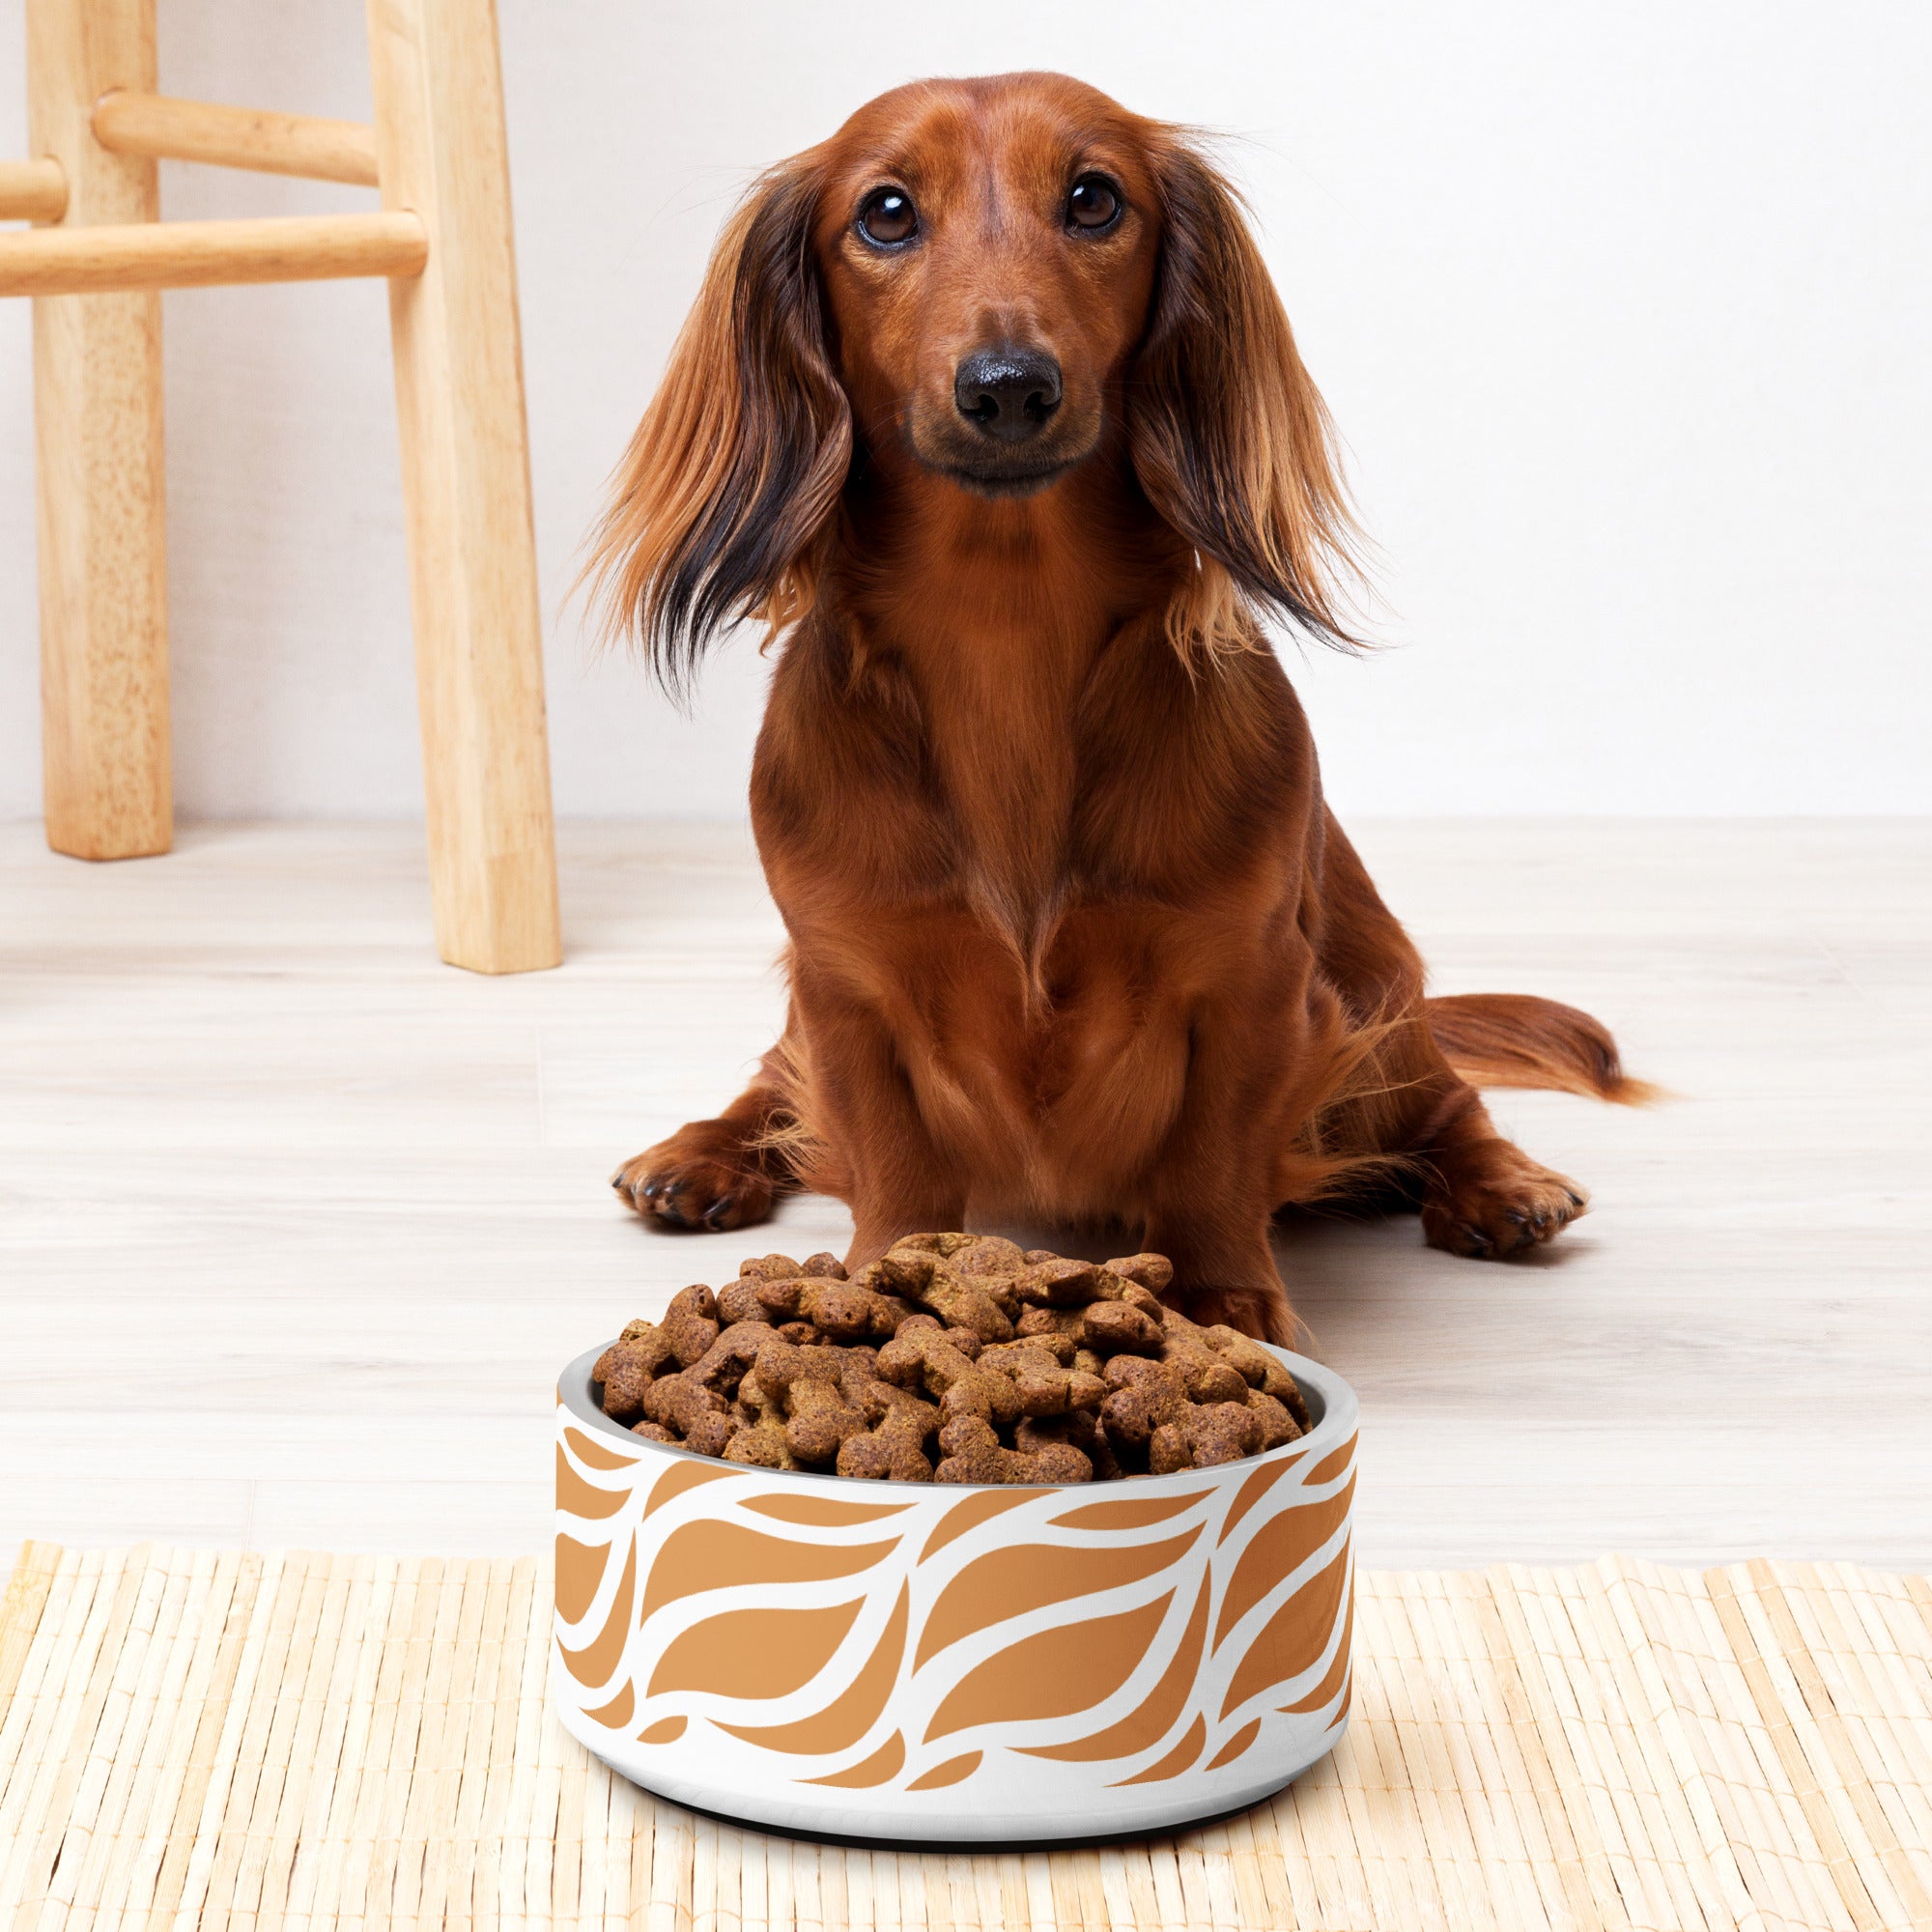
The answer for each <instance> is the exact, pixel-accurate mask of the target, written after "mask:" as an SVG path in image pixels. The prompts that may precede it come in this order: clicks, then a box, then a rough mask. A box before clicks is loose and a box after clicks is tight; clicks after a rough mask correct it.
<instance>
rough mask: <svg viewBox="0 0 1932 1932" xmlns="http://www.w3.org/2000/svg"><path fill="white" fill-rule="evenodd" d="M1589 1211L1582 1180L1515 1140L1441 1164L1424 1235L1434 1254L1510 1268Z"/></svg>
mask: <svg viewBox="0 0 1932 1932" xmlns="http://www.w3.org/2000/svg"><path fill="white" fill-rule="evenodd" d="M1589 1206H1590V1197H1589V1196H1588V1195H1587V1194H1586V1193H1585V1192H1584V1191H1583V1189H1582V1188H1581V1187H1579V1186H1578V1185H1577V1182H1576V1181H1574V1180H1572V1179H1569V1178H1568V1177H1567V1176H1565V1175H1561V1174H1553V1173H1551V1172H1550V1170H1549V1169H1548V1168H1547V1167H1542V1166H1539V1165H1538V1164H1537V1163H1536V1162H1535V1161H1533V1160H1531V1159H1530V1157H1529V1156H1528V1155H1527V1154H1526V1153H1524V1152H1523V1151H1522V1150H1521V1149H1520V1148H1519V1147H1516V1146H1514V1145H1513V1144H1512V1143H1510V1142H1509V1141H1506V1140H1501V1139H1496V1140H1485V1141H1477V1142H1476V1143H1474V1145H1472V1146H1470V1147H1467V1148H1459V1149H1457V1150H1456V1151H1454V1152H1453V1153H1447V1154H1443V1155H1441V1156H1439V1157H1438V1166H1437V1180H1436V1184H1435V1186H1433V1187H1432V1188H1431V1189H1430V1190H1429V1193H1428V1195H1427V1197H1426V1198H1425V1200H1424V1201H1423V1204H1422V1233H1423V1237H1424V1238H1425V1239H1426V1240H1427V1241H1428V1242H1429V1244H1430V1246H1431V1247H1435V1248H1446V1249H1448V1251H1449V1252H1450V1253H1451V1254H1452V1255H1465V1256H1468V1257H1469V1258H1471V1259H1472V1260H1476V1261H1507V1260H1508V1259H1509V1258H1510V1257H1511V1256H1512V1255H1521V1254H1527V1253H1528V1252H1529V1250H1530V1249H1532V1248H1534V1247H1537V1246H1540V1245H1541V1244H1542V1243H1543V1242H1545V1241H1547V1240H1549V1239H1550V1238H1551V1237H1552V1236H1556V1235H1559V1234H1561V1233H1562V1231H1563V1230H1564V1229H1565V1228H1567V1227H1568V1226H1569V1225H1570V1223H1571V1222H1572V1221H1574V1220H1576V1218H1577V1216H1578V1215H1579V1214H1582V1213H1585V1212H1586V1211H1587V1210H1588V1208H1589Z"/></svg>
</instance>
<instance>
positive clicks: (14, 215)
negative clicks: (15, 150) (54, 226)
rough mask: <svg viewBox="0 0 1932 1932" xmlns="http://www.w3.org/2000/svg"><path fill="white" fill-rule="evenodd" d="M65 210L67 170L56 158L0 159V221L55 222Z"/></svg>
mask: <svg viewBox="0 0 1932 1932" xmlns="http://www.w3.org/2000/svg"><path fill="white" fill-rule="evenodd" d="M65 213H67V170H66V169H65V168H63V167H62V166H61V164H60V163H59V162H58V161H56V160H53V159H52V158H50V157H43V158H42V159H40V160H37V161H0V221H58V220H59V219H60V218H61V216H62V215H64V214H65Z"/></svg>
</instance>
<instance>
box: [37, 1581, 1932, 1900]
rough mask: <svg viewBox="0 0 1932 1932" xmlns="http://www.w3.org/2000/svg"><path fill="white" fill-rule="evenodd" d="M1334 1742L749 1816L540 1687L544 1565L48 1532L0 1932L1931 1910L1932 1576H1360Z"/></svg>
mask: <svg viewBox="0 0 1932 1932" xmlns="http://www.w3.org/2000/svg"><path fill="white" fill-rule="evenodd" d="M1356 1602H1357V1606H1358V1608H1357V1617H1358V1625H1357V1635H1356V1645H1355V1656H1356V1660H1357V1662H1356V1680H1355V1693H1354V1717H1353V1722H1352V1725H1351V1728H1350V1732H1349V1735H1348V1737H1347V1739H1346V1740H1345V1741H1344V1743H1343V1745H1342V1747H1341V1748H1340V1749H1339V1750H1337V1751H1336V1752H1335V1753H1334V1754H1333V1756H1332V1757H1331V1758H1329V1759H1328V1760H1327V1761H1326V1762H1324V1763H1323V1764H1321V1765H1320V1766H1318V1767H1317V1768H1316V1769H1315V1770H1313V1771H1311V1772H1310V1773H1309V1774H1308V1775H1307V1776H1304V1777H1303V1778H1302V1779H1301V1780H1300V1782H1299V1783H1297V1784H1296V1785H1295V1786H1294V1787H1293V1789H1291V1790H1289V1791H1286V1792H1284V1793H1282V1794H1281V1795H1280V1796H1279V1797H1277V1798H1275V1799H1273V1800H1272V1801H1270V1802H1268V1803H1266V1804H1261V1805H1258V1806H1257V1807H1256V1808H1255V1809H1254V1810H1252V1811H1249V1812H1247V1813H1244V1814H1243V1815H1242V1816H1240V1817H1237V1818H1235V1819H1232V1820H1228V1821H1226V1822H1223V1823H1221V1824H1217V1825H1214V1826H1211V1827H1208V1828H1206V1829H1203V1830H1198V1831H1192V1832H1187V1833H1181V1834H1179V1835H1178V1836H1174V1837H1169V1838H1161V1839H1156V1840H1151V1841H1148V1842H1145V1843H1138V1844H1133V1845H1129V1846H1110V1847H1106V1848H1104V1849H1095V1850H1090V1851H1055V1852H1039V1853H1029V1854H1025V1855H1020V1854H1016V1853H1006V1854H988V1855H979V1856H968V1855H964V1854H945V1853H931V1854H912V1853H892V1852H884V1851H862V1850H852V1849H847V1848H843V1847H836V1846H830V1845H820V1844H813V1843H809V1842H803V1841H797V1840H791V1839H786V1838H781V1837H771V1836H766V1835H764V1834H762V1833H756V1832H751V1831H738V1830H734V1829H732V1828H730V1827H728V1826H725V1825H721V1824H718V1823H715V1822H714V1821H712V1820H710V1819H707V1818H701V1817H696V1816H694V1815H693V1814H692V1813H690V1812H687V1811H683V1810H680V1809H679V1808H678V1807H677V1806H675V1805H672V1804H664V1803H660V1802H659V1801H657V1800H655V1799H652V1798H650V1797H648V1796H647V1795H645V1794H644V1793H643V1792H640V1791H639V1790H637V1789H635V1788H634V1787H632V1786H631V1785H629V1784H627V1783H625V1782H624V1781H622V1780H621V1779H619V1778H616V1777H613V1776H611V1774H610V1773H609V1772H607V1771H606V1770H605V1769H604V1767H603V1766H602V1765H600V1764H599V1763H598V1762H597V1761H596V1760H595V1759H594V1758H592V1757H590V1756H589V1755H588V1754H587V1753H586V1752H585V1751H584V1750H583V1749H582V1747H580V1746H578V1745H577V1744H576V1743H575V1742H574V1741H573V1740H572V1739H570V1738H569V1737H568V1736H566V1734H565V1733H564V1732H563V1731H562V1730H561V1729H560V1728H559V1726H558V1725H557V1724H556V1723H555V1722H554V1720H553V1719H552V1718H551V1717H550V1715H549V1712H548V1710H547V1708H546V1701H545V1686H546V1674H547V1669H548V1663H549V1652H550V1578H549V1571H548V1566H547V1565H545V1564H542V1563H539V1562H537V1561H534V1560H525V1561H519V1562H512V1561H509V1560H503V1561H475V1562H451V1561H442V1560H437V1559H423V1560H412V1559H403V1558H392V1557H371V1556H328V1555H313V1554H307V1553H287V1554H278V1553H273V1552H267V1553H265V1552H257V1551H245V1552H244V1551H240V1550H226V1551H219V1552H216V1551H211V1550H173V1549H157V1548H139V1549H133V1550H61V1549H58V1548H54V1547H53V1546H51V1545H48V1544H29V1545H27V1547H26V1549H25V1551H24V1553H23V1555H22V1557H21V1559H20V1564H19V1567H18V1569H17V1570H16V1571H15V1573H14V1578H13V1581H12V1583H11V1585H10V1586H9V1589H8V1592H7V1596H6V1599H5V1602H4V1605H0V1927H6V1926H14V1927H24V1926H35V1927H43V1928H50V1927H54V1926H60V1925H72V1926H76V1927H81V1926H87V1927H93V1926H99V1927H103V1928H104V1927H107V1926H123V1925H172V1926H207V1927H224V1926H236V1927H241V1926H246V1927H250V1928H263V1932H266V1928H269V1927H270V1926H286V1927H290V1928H302V1932H308V1928H320V1927H323V1926H338V1925H353V1926H356V1927H366V1928H375V1927H378V1926H387V1925H408V1926H418V1927H425V1928H426V1927H429V1926H433V1925H444V1924H448V1925H465V1926H469V1925H478V1926H517V1927H522V1926H536V1925H556V1926H580V1925H597V1926H611V1927H617V1926H641V1927H648V1928H650V1932H712V1928H721V1932H722V1928H735V1927H746V1928H752V1927H766V1926H772V1927H791V1926H801V1927H804V1926H810V1927H814V1928H826V1932H837V1928H842V1927H846V1926H855V1927H856V1926H879V1927H886V1926H898V1927H927V1926H934V1927H936V1926H980V1927H987V1928H994V1927H1014V1928H1018V1927H1034V1926H1037V1927H1047V1926H1087V1927H1092V1926H1133V1927H1147V1928H1153V1927H1162V1928H1166V1927H1177V1928H1179V1927H1188V1928H1193V1927H1197V1926H1199V1927H1216V1928H1219V1927H1228V1928H1236V1927H1239V1928H1248V1927H1267V1928H1276V1927H1280V1928H1289V1927H1301V1926H1306V1927H1336V1928H1342V1927H1347V1928H1369V1927H1376V1928H1402V1932H1407V1928H1410V1927H1429V1926H1437V1925H1441V1926H1458V1927H1461V1926H1467V1927H1471V1928H1482V1932H1488V1928H1492V1927H1515V1926H1535V1927H1542V1926H1582V1927H1595V1926H1611V1927H1623V1926H1641V1927H1660V1928H1662V1927H1671V1928H1677V1927H1714V1928H1715V1927H1725V1928H1728V1927H1733V1926H1746V1925H1748V1926H1785V1925H1795V1926H1832V1927H1840V1926H1843V1927H1852V1928H1867V1927H1888V1928H1889V1927H1900V1928H1903V1927H1913V1926H1916V1927H1925V1926H1932V1583H1928V1581H1927V1579H1926V1578H1924V1577H1892V1576H1883V1575H1877V1574H1874V1573H1872V1572H1868V1571H1860V1570H1855V1569H1852V1568H1850V1567H1848V1566H1845V1565H1842V1564H1815V1565H1804V1564H1781V1563H1767V1562H1756V1563H1750V1564H1746V1565H1742V1566H1738V1567H1736V1568H1731V1569H1724V1570H1712V1571H1707V1572H1705V1573H1704V1574H1703V1575H1701V1576H1699V1575H1696V1574H1694V1573H1688V1572H1683V1571H1676V1570H1665V1569H1660V1568H1658V1567H1656V1566H1654V1565H1651V1564H1647V1563H1637V1562H1633V1561H1630V1560H1628V1559H1624V1558H1618V1557H1611V1558H1608V1559H1606V1560H1605V1561H1604V1562H1602V1563H1599V1564H1597V1565H1595V1566H1593V1567H1591V1568H1587V1569H1577V1570H1536V1569H1525V1568H1520V1567H1518V1566H1515V1565H1512V1566H1509V1567H1507V1568H1503V1569H1495V1570H1490V1571H1485V1572H1482V1573H1480V1574H1467V1575H1461V1574H1440V1575H1437V1574H1408V1573H1400V1572H1380V1573H1376V1572H1368V1573H1364V1574H1362V1575H1361V1576H1360V1577H1358V1579H1357V1595H1356Z"/></svg>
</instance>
